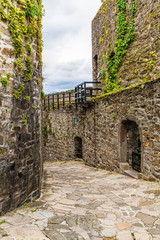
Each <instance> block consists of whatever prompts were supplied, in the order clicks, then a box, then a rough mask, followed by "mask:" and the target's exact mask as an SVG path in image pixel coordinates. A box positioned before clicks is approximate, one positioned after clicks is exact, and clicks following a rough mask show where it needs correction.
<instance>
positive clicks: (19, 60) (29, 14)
mask: <svg viewBox="0 0 160 240" xmlns="http://www.w3.org/2000/svg"><path fill="white" fill-rule="evenodd" d="M42 10H43V6H42V0H1V1H0V19H1V21H4V22H6V23H7V25H8V29H9V31H10V34H11V39H12V42H13V46H14V51H13V55H14V56H15V61H14V63H13V66H14V69H15V75H16V76H20V75H25V78H24V83H25V82H27V81H30V80H31V79H32V77H33V75H32V73H33V60H32V57H31V53H32V44H33V38H34V39H37V49H36V53H37V55H38V57H39V68H41V67H42V57H41V53H42V33H41V27H42V24H41V20H42ZM34 45H35V43H34ZM0 81H1V82H2V84H3V86H6V84H7V81H8V78H5V81H4V78H2V79H1V80H0ZM22 85H23V84H22ZM22 85H21V86H19V88H18V90H15V91H14V97H15V98H16V99H19V98H20V95H21V94H22V92H23V91H24V89H23V91H22ZM23 88H25V87H24V85H23Z"/></svg>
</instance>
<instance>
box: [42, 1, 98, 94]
mask: <svg viewBox="0 0 160 240" xmlns="http://www.w3.org/2000/svg"><path fill="white" fill-rule="evenodd" d="M43 5H44V9H45V16H44V17H43V41H44V48H43V63H44V66H43V76H44V83H43V87H44V92H45V93H52V92H58V91H63V90H67V89H72V88H74V87H75V85H76V84H78V83H81V82H83V81H90V80H92V69H91V61H92V60H91V56H92V54H91V21H92V19H93V18H94V16H95V15H96V12H97V11H98V9H99V7H100V5H101V1H100V0H43Z"/></svg>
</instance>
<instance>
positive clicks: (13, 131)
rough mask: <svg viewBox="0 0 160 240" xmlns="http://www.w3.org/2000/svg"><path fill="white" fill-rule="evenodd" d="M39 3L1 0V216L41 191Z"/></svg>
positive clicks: (40, 43) (40, 15)
mask: <svg viewBox="0 0 160 240" xmlns="http://www.w3.org/2000/svg"><path fill="white" fill-rule="evenodd" d="M41 17H42V5H41V1H40V0H38V1H32V2H31V1H28V0H27V1H23V0H17V1H10V0H1V1H0V214H3V213H5V212H6V211H8V210H11V209H13V208H15V207H17V206H19V205H20V204H22V203H23V202H25V201H29V200H32V199H34V198H36V197H37V196H39V193H40V171H41V160H40V159H41V158H40V137H41V130H40V127H41V121H40V117H41V99H40V91H41V79H42V77H41V65H42V60H41V49H42V40H41Z"/></svg>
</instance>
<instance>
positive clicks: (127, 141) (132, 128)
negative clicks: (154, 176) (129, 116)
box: [120, 120, 141, 172]
mask: <svg viewBox="0 0 160 240" xmlns="http://www.w3.org/2000/svg"><path fill="white" fill-rule="evenodd" d="M120 138H121V139H120V144H121V162H128V163H129V165H130V166H131V167H132V168H133V169H134V170H135V171H138V172H141V141H140V135H139V128H138V125H137V124H136V122H134V121H130V120H126V121H123V122H122V126H121V136H120Z"/></svg>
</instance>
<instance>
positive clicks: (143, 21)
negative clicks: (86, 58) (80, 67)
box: [92, 0, 160, 87]
mask: <svg viewBox="0 0 160 240" xmlns="http://www.w3.org/2000/svg"><path fill="white" fill-rule="evenodd" d="M132 2H133V1H131V0H130V1H126V20H127V22H128V25H129V24H130V9H131V3H132ZM134 2H135V4H136V12H135V15H134V31H135V38H134V40H133V41H131V42H130V43H129V46H128V48H127V49H126V54H125V56H123V61H122V64H121V66H120V67H119V68H118V70H117V80H118V85H119V87H120V86H121V87H126V86H129V85H131V84H137V83H141V82H146V81H150V80H156V79H159V77H160V71H159V70H160V47H159V46H160V38H159V36H160V29H159V22H160V16H159V12H160V4H159V1H157V0H143V1H141V0H136V1H134ZM116 9H117V6H116V1H115V0H105V1H104V3H103V4H102V6H101V8H100V10H99V11H98V13H97V15H96V16H95V18H94V19H93V21H92V57H93V80H94V81H96V80H97V73H99V72H101V70H102V69H103V68H104V69H106V67H107V65H106V62H107V60H106V59H105V58H104V60H103V61H102V59H103V56H104V55H105V54H106V53H108V56H109V58H110V57H111V56H112V55H113V54H114V53H115V42H116V37H117V27H116V24H117V10H116ZM127 33H128V32H127ZM127 33H126V35H127ZM106 78H107V77H106ZM99 80H100V79H99Z"/></svg>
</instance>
